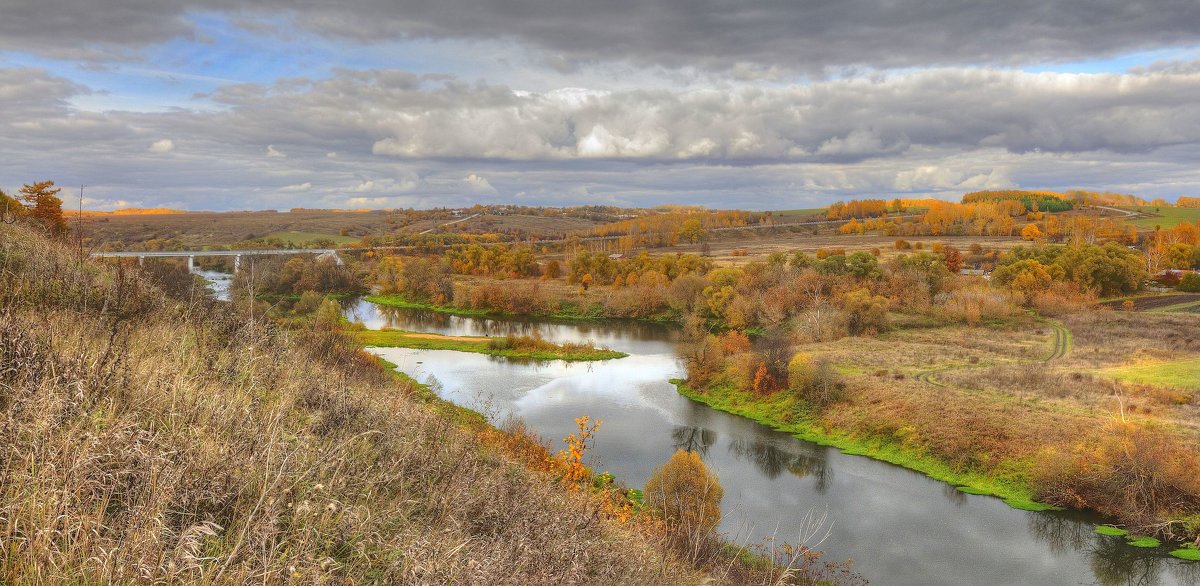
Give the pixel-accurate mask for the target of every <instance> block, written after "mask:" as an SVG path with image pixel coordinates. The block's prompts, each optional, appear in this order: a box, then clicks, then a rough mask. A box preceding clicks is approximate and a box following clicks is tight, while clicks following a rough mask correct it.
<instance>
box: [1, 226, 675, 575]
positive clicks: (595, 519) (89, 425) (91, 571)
mask: <svg viewBox="0 0 1200 586" xmlns="http://www.w3.org/2000/svg"><path fill="white" fill-rule="evenodd" d="M0 283H2V286H0V303H2V305H3V308H4V309H3V313H2V314H0V445H2V446H3V451H2V452H0V543H3V544H4V549H3V551H0V582H4V583H59V582H74V583H135V582H136V583H163V584H168V583H184V582H186V583H209V584H244V583H251V582H255V583H285V582H287V583H322V584H325V583H445V584H450V583H473V584H478V583H492V584H537V583H545V584H549V583H554V584H559V583H663V584H665V583H688V582H695V581H697V579H698V576H697V574H696V573H695V572H694V571H692V570H690V569H688V568H686V567H684V566H682V565H681V564H679V563H677V562H675V561H672V558H671V557H670V556H669V555H667V554H665V553H664V551H665V550H664V549H663V547H661V546H660V544H658V543H657V542H656V541H655V539H654V536H653V535H649V536H647V535H646V534H642V533H640V532H638V531H635V530H633V529H632V528H631V526H626V525H621V524H619V523H617V522H616V521H613V520H611V519H609V518H608V517H607V516H605V515H603V514H600V512H599V511H600V509H599V506H598V504H597V502H596V501H595V500H594V499H592V498H590V497H588V496H586V495H585V494H584V493H583V492H581V491H565V490H563V489H562V488H561V487H559V486H558V485H557V484H556V483H555V482H554V481H553V479H552V478H550V477H549V476H547V475H546V474H544V473H539V472H534V471H530V470H529V469H528V468H527V467H525V466H523V465H521V464H519V463H517V462H515V461H514V460H512V459H510V458H508V457H506V456H503V455H502V454H501V453H500V452H499V451H498V449H497V448H495V447H492V446H493V444H489V443H484V442H482V441H481V440H480V437H479V435H478V434H477V433H475V432H472V431H470V430H469V429H464V428H462V427H461V426H459V425H458V424H456V423H454V422H453V421H452V420H451V419H449V418H447V417H445V416H442V415H439V414H436V413H434V412H431V411H430V410H429V409H428V408H427V407H425V406H423V405H422V404H421V401H420V400H419V399H418V397H419V395H417V394H415V390H414V389H413V388H411V387H407V386H405V385H402V384H399V383H397V381H396V380H395V379H392V378H391V377H390V376H386V375H384V374H383V373H382V372H381V371H379V370H378V369H374V368H371V367H370V365H368V364H367V363H366V358H365V357H364V356H363V355H362V354H360V353H358V351H357V350H354V349H352V348H350V347H348V346H346V345H344V344H343V343H342V341H341V340H340V338H337V337H331V336H324V337H321V336H316V335H315V334H307V335H303V334H298V333H294V332H293V333H288V332H282V331H275V330H274V329H273V328H271V327H270V326H269V325H268V324H264V323H261V322H251V321H247V320H243V319H240V318H238V317H236V316H234V315H233V314H232V312H228V311H223V310H219V309H216V308H214V307H210V306H208V305H207V302H204V301H201V300H197V301H195V302H192V303H185V302H181V301H179V300H172V299H167V298H165V297H163V296H161V295H160V294H159V293H158V292H157V291H156V290H155V289H154V288H153V287H152V286H151V285H149V284H148V283H147V282H146V281H144V280H143V279H142V277H140V276H139V275H137V274H130V273H128V272H123V271H122V270H120V269H113V268H108V267H102V266H99V265H94V264H90V263H83V264H80V263H78V262H77V261H76V260H75V259H73V258H71V257H70V255H69V254H68V253H67V251H66V250H64V249H60V248H58V247H57V246H55V245H52V244H49V243H48V242H46V241H44V240H42V239H41V238H40V237H36V236H34V235H33V234H32V233H30V232H28V231H24V230H22V229H20V228H10V227H3V228H0ZM300 336H305V337H303V339H301V338H300Z"/></svg>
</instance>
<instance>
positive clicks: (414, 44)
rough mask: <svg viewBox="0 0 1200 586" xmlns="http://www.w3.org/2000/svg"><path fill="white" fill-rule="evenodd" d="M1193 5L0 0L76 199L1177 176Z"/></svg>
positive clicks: (1193, 86) (759, 188)
mask: <svg viewBox="0 0 1200 586" xmlns="http://www.w3.org/2000/svg"><path fill="white" fill-rule="evenodd" d="M1196 23H1200V1H1198V0H1158V1H1156V2H1136V1H1130V0H1123V1H1113V0H1065V1H1051V0H1006V1H1004V2H1000V1H993V2H961V1H959V0H818V1H813V0H604V1H599V2H598V1H596V0H439V1H437V2H412V1H410V0H343V1H340V2H336V3H335V2H325V1H320V0H256V1H243V2H235V1H233V0H0V188H3V189H4V190H5V191H8V192H13V191H16V190H17V189H18V188H19V187H20V186H21V185H22V184H25V183H32V182H34V181H39V180H44V179H53V180H54V181H56V182H57V183H58V184H59V185H60V186H62V187H65V188H66V189H64V192H63V195H64V196H66V197H64V199H65V200H66V202H67V204H68V206H72V205H74V204H75V203H76V202H77V201H78V200H77V199H76V198H77V197H78V186H79V185H82V184H86V185H87V187H86V190H85V200H84V205H85V207H87V208H89V209H115V208H121V207H170V208H178V209H190V210H234V209H281V210H286V209H289V208H293V207H320V208H355V209H357V208H407V207H416V208H431V207H459V206H466V205H471V204H474V203H485V204H486V203H515V204H522V205H555V206H557V205H596V204H600V205H621V206H653V205H659V204H666V203H684V204H700V205H706V206H710V207H715V208H734V207H736V208H747V209H796V208H809V207H819V206H823V205H827V204H829V203H831V202H834V201H838V200H846V199H851V198H868V197H887V198H892V197H925V196H932V197H939V198H944V199H957V198H958V197H959V196H960V195H961V194H962V193H965V192H968V191H973V190H978V189H1001V188H1026V189H1056V190H1065V189H1073V188H1079V189H1089V190H1101V191H1116V192H1121V193H1133V194H1136V195H1139V196H1142V197H1146V198H1148V199H1152V198H1158V197H1162V198H1165V199H1167V200H1168V201H1170V200H1173V199H1175V198H1176V197H1178V196H1181V195H1198V194H1200V26H1196Z"/></svg>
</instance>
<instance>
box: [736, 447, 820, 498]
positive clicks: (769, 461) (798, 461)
mask: <svg viewBox="0 0 1200 586" xmlns="http://www.w3.org/2000/svg"><path fill="white" fill-rule="evenodd" d="M729 452H730V453H731V454H733V455H734V456H736V457H738V458H741V459H744V460H746V461H749V462H751V463H753V464H754V466H755V467H757V468H758V469H759V471H761V472H762V473H763V475H765V476H766V477H767V478H769V479H772V480H774V479H775V478H777V477H779V475H780V474H783V473H784V472H791V473H792V474H794V475H796V477H798V478H805V477H807V476H812V477H813V480H815V485H814V486H815V488H816V490H817V493H818V494H825V491H826V490H828V489H829V483H830V482H831V481H832V480H833V471H832V469H831V468H830V467H829V466H828V465H827V463H826V461H825V454H824V449H823V448H822V449H820V450H819V451H816V452H814V453H803V452H790V451H787V450H781V449H779V447H778V446H776V445H775V444H774V443H773V442H771V441H769V440H766V439H748V438H733V439H731V440H730V441H729Z"/></svg>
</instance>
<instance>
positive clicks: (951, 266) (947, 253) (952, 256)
mask: <svg viewBox="0 0 1200 586" xmlns="http://www.w3.org/2000/svg"><path fill="white" fill-rule="evenodd" d="M942 262H943V263H944V264H945V265H946V270H947V271H950V272H951V273H955V274H957V273H958V271H960V270H962V268H963V255H962V252H961V251H959V250H958V249H957V248H955V247H953V246H943V247H942Z"/></svg>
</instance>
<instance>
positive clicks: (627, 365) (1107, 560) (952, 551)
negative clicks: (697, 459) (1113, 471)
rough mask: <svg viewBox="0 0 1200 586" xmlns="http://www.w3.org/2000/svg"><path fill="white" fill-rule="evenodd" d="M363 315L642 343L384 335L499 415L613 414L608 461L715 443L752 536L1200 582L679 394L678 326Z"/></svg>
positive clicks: (406, 362) (1061, 520) (443, 390)
mask: <svg viewBox="0 0 1200 586" xmlns="http://www.w3.org/2000/svg"><path fill="white" fill-rule="evenodd" d="M347 314H348V316H349V317H350V319H352V320H355V321H361V322H362V323H364V325H366V326H367V327H368V328H371V329H378V328H381V327H385V326H386V327H393V328H399V329H406V330H413V331H424V332H435V333H440V334H450V335H492V336H494V335H504V334H507V333H514V334H532V333H534V332H537V333H539V334H540V335H542V336H543V337H544V338H546V339H548V340H552V341H555V342H567V341H591V342H593V343H595V344H597V345H599V346H606V347H608V348H611V349H614V350H620V351H622V352H626V353H628V354H629V357H627V358H623V359H619V360H609V361H603V362H592V363H567V362H562V361H551V362H542V363H528V362H526V363H522V362H516V361H511V360H506V359H501V358H495V357H491V356H487V355H483V354H466V353H459V352H450V351H439V350H410V349H403V348H377V349H373V350H372V352H374V353H376V354H378V355H380V356H382V357H384V358H386V359H387V360H390V361H392V362H394V363H396V364H397V365H398V368H399V370H401V371H403V372H406V373H408V374H409V375H411V376H413V377H414V378H416V379H417V380H419V381H421V382H426V383H430V384H431V385H432V386H433V387H434V388H435V389H436V390H437V392H438V393H439V394H440V395H441V396H442V397H444V398H446V399H448V400H450V401H453V402H455V403H458V404H460V405H464V406H466V407H470V408H473V409H475V410H477V411H480V412H482V413H484V414H486V415H488V416H489V417H491V418H492V419H493V420H500V419H502V418H503V417H505V416H507V415H515V416H518V417H520V418H522V419H524V420H525V422H526V423H527V424H528V425H529V427H530V428H531V429H533V430H534V431H535V432H537V433H539V434H541V435H542V436H544V437H546V438H550V439H553V440H556V441H555V446H556V447H561V445H562V444H561V441H558V440H561V438H563V437H565V436H566V435H567V434H569V433H572V432H573V431H575V428H574V418H575V417H578V416H580V415H589V416H592V417H593V418H599V419H601V420H603V422H604V423H603V424H602V425H601V427H600V429H599V432H598V433H597V436H596V443H595V446H594V447H593V448H592V450H591V452H590V454H591V457H592V458H593V459H592V461H591V462H590V464H591V465H592V466H593V467H594V468H595V469H597V470H602V471H603V470H606V471H610V472H612V473H613V474H615V475H616V476H617V477H618V478H619V479H621V480H622V481H624V482H625V483H626V484H627V485H629V486H635V487H637V486H641V485H642V484H643V483H644V482H645V480H646V478H647V477H648V476H649V475H650V473H651V472H652V471H653V470H654V469H655V468H656V467H658V466H660V465H662V464H663V463H664V462H665V461H666V460H667V459H668V458H669V457H670V455H671V453H672V452H674V451H675V450H676V449H680V448H684V449H691V450H695V451H697V452H699V453H700V455H701V456H702V457H703V458H704V460H705V462H706V463H707V464H708V465H709V467H710V468H711V469H712V470H713V471H714V472H716V473H717V475H718V476H719V477H720V479H721V484H722V486H723V487H724V488H725V500H724V501H723V503H722V510H723V513H724V519H723V521H722V523H721V527H720V529H721V531H722V532H723V533H724V534H725V535H726V536H727V537H729V538H731V539H733V540H735V541H737V542H741V543H758V542H761V541H763V540H764V539H767V538H770V537H772V536H774V537H775V539H777V540H779V541H790V542H793V543H794V542H795V541H796V536H797V534H798V532H799V531H801V529H802V523H803V519H804V517H805V514H806V513H808V512H809V511H815V512H816V513H817V514H822V513H827V514H828V523H829V527H830V533H829V536H828V538H826V539H825V540H824V541H823V542H822V543H820V544H812V545H815V546H816V547H817V548H818V549H821V550H823V551H825V552H826V556H827V557H826V559H832V560H845V559H853V560H854V566H853V567H854V569H855V571H857V572H859V573H861V574H862V575H864V576H865V577H866V578H868V579H869V580H871V581H872V582H873V583H876V584H896V585H901V586H903V585H914V586H915V585H932V584H996V585H1001V584H1012V585H1027V584H1106V585H1107V584H1145V585H1156V584H1161V585H1183V584H1189V585H1194V584H1200V563H1190V562H1183V561H1180V560H1176V559H1175V558H1171V557H1169V556H1168V555H1167V553H1166V550H1165V549H1163V548H1152V549H1141V548H1134V547H1131V546H1128V545H1126V544H1125V542H1124V540H1122V539H1120V538H1115V537H1106V536H1102V535H1097V534H1096V533H1095V532H1094V527H1095V523H1096V522H1098V520H1097V519H1096V518H1094V517H1092V516H1090V515H1087V514H1083V513H1074V512H1029V511H1021V510H1016V509H1012V508H1009V507H1008V506H1007V505H1005V504H1004V503H1003V502H1002V501H1000V500H999V499H996V498H992V497H987V496H975V495H968V494H964V493H962V492H959V491H957V490H955V489H954V488H953V487H951V486H949V485H947V484H945V483H942V482H938V481H935V480H932V479H929V478H927V477H925V476H924V475H921V474H919V473H916V472H912V471H910V470H906V469H904V468H900V467H897V466H893V465H891V464H887V463H884V462H880V461H876V460H872V459H869V458H864V457H860V456H848V455H845V454H842V453H841V452H840V451H838V450H836V449H833V448H829V447H825V446H820V445H816V444H812V443H809V442H805V441H801V440H798V439H796V438H794V437H792V436H790V435H787V434H784V433H779V432H776V431H774V430H772V429H770V428H767V427H765V426H763V425H760V424H758V423H755V422H753V421H750V420H747V419H745V418H741V417H736V416H733V415H729V414H727V413H724V412H720V411H716V410H714V409H710V408H709V407H707V406H704V405H701V404H699V403H695V402H693V401H690V400H688V399H686V398H684V397H682V396H680V395H679V394H678V393H677V392H676V391H675V388H674V386H673V385H671V384H670V383H669V382H667V381H668V380H669V379H671V378H675V377H679V376H681V375H682V374H683V372H682V368H681V365H680V364H679V361H678V359H677V357H676V353H675V351H676V344H677V339H676V333H675V332H674V331H673V330H671V329H669V328H664V327H658V326H654V325H648V324H636V323H612V322H605V323H539V322H533V321H520V320H502V319H485V318H472V317H459V316H450V315H445V314H440V313H434V312H427V311H416V310H403V309H396V308H387V307H378V306H375V305H373V304H370V303H367V302H365V301H359V302H356V303H354V304H352V305H351V306H350V307H349V308H348V311H347Z"/></svg>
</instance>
